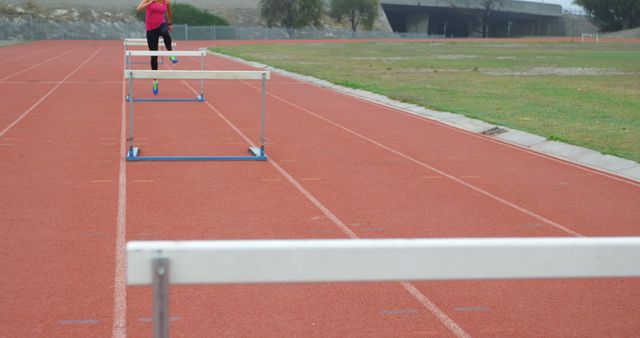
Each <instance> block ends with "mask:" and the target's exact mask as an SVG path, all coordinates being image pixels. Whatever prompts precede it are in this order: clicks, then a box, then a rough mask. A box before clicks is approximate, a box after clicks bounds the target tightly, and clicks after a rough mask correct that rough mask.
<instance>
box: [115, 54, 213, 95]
mask: <svg viewBox="0 0 640 338" xmlns="http://www.w3.org/2000/svg"><path fill="white" fill-rule="evenodd" d="M132 56H199V57H200V71H204V58H205V57H206V56H207V50H206V49H205V48H202V49H200V50H197V51H146V50H145V51H142V50H140V51H125V57H126V61H125V70H128V69H131V60H130V58H131V57H132ZM128 100H131V96H127V101H128ZM134 100H135V101H139V102H204V100H205V99H204V80H203V79H200V94H199V95H197V96H196V97H195V98H167V97H139V98H134Z"/></svg>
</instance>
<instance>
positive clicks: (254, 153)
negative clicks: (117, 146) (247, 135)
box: [127, 147, 268, 161]
mask: <svg viewBox="0 0 640 338" xmlns="http://www.w3.org/2000/svg"><path fill="white" fill-rule="evenodd" d="M249 153H250V154H251V156H140V149H139V148H137V147H134V148H130V149H129V151H128V152H127V161H266V160H267V159H268V157H267V155H265V153H264V149H261V148H258V147H251V148H249Z"/></svg>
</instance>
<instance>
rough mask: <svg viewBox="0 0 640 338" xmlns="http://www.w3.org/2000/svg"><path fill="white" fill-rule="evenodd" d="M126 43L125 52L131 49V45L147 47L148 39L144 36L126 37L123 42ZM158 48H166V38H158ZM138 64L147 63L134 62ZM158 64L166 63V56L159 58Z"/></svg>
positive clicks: (173, 44) (172, 44) (174, 45)
mask: <svg viewBox="0 0 640 338" xmlns="http://www.w3.org/2000/svg"><path fill="white" fill-rule="evenodd" d="M122 44H123V45H124V50H125V52H126V51H128V50H129V47H143V46H144V47H147V46H148V45H147V39H144V38H127V39H124V41H123V43H122ZM177 45H178V44H177V43H175V42H172V43H171V46H172V47H176V46H177ZM158 48H163V49H166V48H165V46H164V39H163V38H162V37H160V39H159V40H158ZM134 63H136V64H146V62H134ZM158 64H159V65H162V64H164V56H163V57H161V59H160V60H158Z"/></svg>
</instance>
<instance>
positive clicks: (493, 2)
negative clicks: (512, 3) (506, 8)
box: [480, 0, 502, 38]
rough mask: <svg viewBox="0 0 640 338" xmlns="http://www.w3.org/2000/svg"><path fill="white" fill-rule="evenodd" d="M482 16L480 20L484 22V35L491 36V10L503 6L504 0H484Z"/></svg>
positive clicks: (484, 36) (485, 36)
mask: <svg viewBox="0 0 640 338" xmlns="http://www.w3.org/2000/svg"><path fill="white" fill-rule="evenodd" d="M480 5H481V6H482V16H481V17H480V21H481V22H482V37H483V38H488V37H489V25H490V23H491V12H493V10H494V9H496V8H498V7H500V6H502V0H482V2H481V4H480Z"/></svg>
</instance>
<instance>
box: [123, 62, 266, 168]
mask: <svg viewBox="0 0 640 338" xmlns="http://www.w3.org/2000/svg"><path fill="white" fill-rule="evenodd" d="M124 78H125V79H128V80H129V97H130V98H131V99H130V100H129V138H128V141H129V149H128V151H127V155H126V156H127V157H126V159H127V161H266V160H267V159H268V158H267V155H266V154H265V151H264V142H265V136H264V126H265V96H266V81H267V80H268V79H270V78H271V72H269V71H213V70H209V71H197V70H133V69H128V70H125V71H124ZM134 79H174V80H175V79H180V80H261V81H262V94H261V102H260V147H259V148H258V147H249V149H248V150H249V154H250V155H249V156H140V149H139V148H138V147H135V145H134V128H133V114H134V102H135V101H136V100H135V98H134V96H133V80H134Z"/></svg>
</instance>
